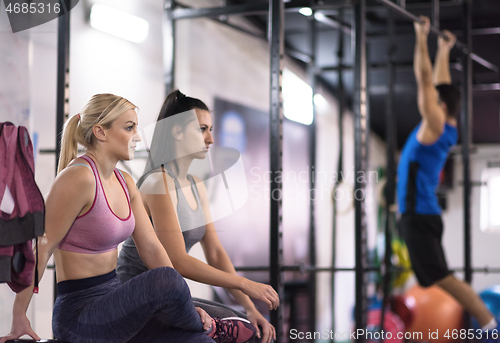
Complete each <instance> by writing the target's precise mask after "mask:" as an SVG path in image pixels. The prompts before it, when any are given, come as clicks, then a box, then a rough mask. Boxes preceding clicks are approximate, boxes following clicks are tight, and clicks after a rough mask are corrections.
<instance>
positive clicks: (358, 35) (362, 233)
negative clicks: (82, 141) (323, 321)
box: [353, 0, 368, 343]
mask: <svg viewBox="0 0 500 343" xmlns="http://www.w3.org/2000/svg"><path fill="white" fill-rule="evenodd" d="M365 11H366V3H365V0H356V1H355V2H354V28H355V33H354V44H353V46H354V49H355V51H354V56H355V57H354V65H355V70H354V96H353V100H354V101H353V104H354V106H353V112H354V175H355V183H354V190H355V192H354V197H355V199H354V200H355V203H354V210H355V214H354V225H355V262H356V266H355V269H356V272H355V274H356V281H355V282H356V285H355V294H356V306H355V313H354V317H355V321H356V329H361V330H365V328H366V320H367V318H366V309H367V295H366V281H367V280H366V274H365V268H366V266H367V259H366V257H367V245H366V214H365V202H364V193H365V182H364V180H363V179H364V178H358V177H356V176H358V175H360V173H365V172H366V164H365V157H366V156H365V155H366V153H367V152H366V151H365V148H366V144H365V143H366V132H367V130H368V127H367V121H366V117H367V108H366V102H367V91H366V15H365ZM356 342H361V343H364V342H366V336H365V335H363V336H362V337H357V339H356Z"/></svg>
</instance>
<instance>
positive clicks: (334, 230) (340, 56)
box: [330, 9, 345, 342]
mask: <svg viewBox="0 0 500 343" xmlns="http://www.w3.org/2000/svg"><path fill="white" fill-rule="evenodd" d="M343 17H344V11H343V10H342V9H340V10H339V18H340V19H343ZM337 33H338V50H337V64H338V67H339V69H338V75H339V85H338V104H339V105H338V106H339V113H338V124H337V125H338V127H339V140H338V141H339V150H338V151H339V156H338V160H337V178H336V180H335V186H334V187H333V196H332V198H333V218H332V220H333V228H332V267H333V268H335V266H336V265H337V260H336V255H335V254H336V250H337V199H336V195H335V193H336V190H337V188H338V186H339V185H340V182H341V179H340V177H339V175H342V173H343V170H344V168H343V164H344V161H343V157H344V156H343V151H344V128H343V126H344V108H345V91H344V73H343V68H342V66H343V63H344V31H342V30H337ZM330 294H331V296H332V331H333V332H336V330H335V326H336V325H335V273H334V272H333V273H332V277H331V292H330ZM334 338H335V337H332V338H331V342H335V339H334Z"/></svg>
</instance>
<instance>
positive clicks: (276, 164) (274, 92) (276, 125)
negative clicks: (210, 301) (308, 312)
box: [268, 0, 285, 342]
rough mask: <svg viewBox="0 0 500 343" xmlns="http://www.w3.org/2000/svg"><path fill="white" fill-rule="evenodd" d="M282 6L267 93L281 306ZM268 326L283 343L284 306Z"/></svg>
mask: <svg viewBox="0 0 500 343" xmlns="http://www.w3.org/2000/svg"><path fill="white" fill-rule="evenodd" d="M283 26H284V4H283V0H270V1H269V21H268V34H269V46H270V59H271V87H270V88H271V89H270V100H271V103H270V109H269V110H270V118H269V119H270V120H269V124H270V150H271V151H270V158H271V160H270V169H271V170H270V172H271V184H270V186H271V189H270V191H271V194H270V195H271V196H270V198H271V218H270V229H271V232H270V278H271V286H272V287H273V288H274V289H275V290H276V291H277V292H278V295H279V298H280V303H281V304H284V295H285V290H284V284H283V275H282V273H281V267H282V265H283V242H282V240H283V233H282V220H281V215H282V213H281V206H282V201H281V196H277V195H281V194H282V182H281V178H280V177H279V175H281V173H282V162H283V161H282V160H283V99H282V88H281V80H282V78H281V76H282V72H283V53H284V30H283ZM271 323H272V324H273V325H274V327H275V328H276V338H277V342H283V338H284V334H283V305H281V306H280V307H278V309H277V310H276V311H272V312H271Z"/></svg>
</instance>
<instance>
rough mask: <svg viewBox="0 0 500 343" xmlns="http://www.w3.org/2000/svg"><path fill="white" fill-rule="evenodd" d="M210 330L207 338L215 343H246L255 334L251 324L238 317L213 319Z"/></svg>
mask: <svg viewBox="0 0 500 343" xmlns="http://www.w3.org/2000/svg"><path fill="white" fill-rule="evenodd" d="M212 328H213V330H212V332H211V333H210V334H209V335H208V336H209V337H210V338H212V339H213V340H214V341H215V342H217V343H246V342H249V341H250V340H251V339H252V338H254V336H255V333H256V330H255V327H254V326H253V325H252V323H250V322H249V321H248V320H246V319H243V318H239V317H228V318H222V319H221V318H213V319H212Z"/></svg>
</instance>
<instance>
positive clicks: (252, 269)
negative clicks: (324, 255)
mask: <svg viewBox="0 0 500 343" xmlns="http://www.w3.org/2000/svg"><path fill="white" fill-rule="evenodd" d="M235 269H236V271H239V272H267V271H269V266H251V267H235ZM354 270H355V269H354V268H349V267H345V268H337V267H335V268H332V267H317V266H314V267H313V266H308V265H305V264H303V265H291V266H290V265H289V266H282V268H281V271H283V272H287V271H288V272H290V271H291V272H301V273H307V272H315V273H316V272H352V271H354ZM379 270H380V267H377V266H369V267H366V268H365V271H366V272H373V271H379Z"/></svg>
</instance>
